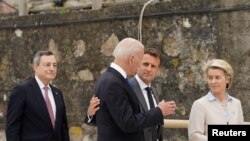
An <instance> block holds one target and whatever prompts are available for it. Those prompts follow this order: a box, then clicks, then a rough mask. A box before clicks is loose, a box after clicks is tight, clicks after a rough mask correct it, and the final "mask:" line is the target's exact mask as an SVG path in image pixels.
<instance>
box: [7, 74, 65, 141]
mask: <svg viewBox="0 0 250 141" xmlns="http://www.w3.org/2000/svg"><path fill="white" fill-rule="evenodd" d="M50 87H51V89H52V93H53V96H54V99H55V104H56V122H55V128H53V127H52V123H51V121H50V117H49V113H48V110H47V107H46V104H45V101H44V98H43V95H42V92H41V90H40V88H39V86H38V83H37V82H36V80H35V78H34V77H33V78H31V79H30V80H28V81H26V82H25V83H23V84H20V85H17V86H16V87H15V88H14V89H13V91H12V93H11V95H10V99H9V103H8V110H7V119H6V121H7V123H6V138H7V141H69V133H68V125H67V118H66V109H65V104H64V100H63V95H62V92H61V91H60V90H59V89H58V88H56V87H54V86H52V85H50Z"/></svg>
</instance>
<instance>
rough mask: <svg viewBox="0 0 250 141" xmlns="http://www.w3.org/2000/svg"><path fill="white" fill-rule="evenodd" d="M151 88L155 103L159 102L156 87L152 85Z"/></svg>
mask: <svg viewBox="0 0 250 141" xmlns="http://www.w3.org/2000/svg"><path fill="white" fill-rule="evenodd" d="M152 90H153V96H154V98H155V101H156V103H159V96H158V94H157V91H156V89H155V88H154V87H152Z"/></svg>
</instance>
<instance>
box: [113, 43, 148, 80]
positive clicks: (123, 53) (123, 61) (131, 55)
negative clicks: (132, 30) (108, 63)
mask: <svg viewBox="0 0 250 141" xmlns="http://www.w3.org/2000/svg"><path fill="white" fill-rule="evenodd" d="M143 54H144V45H143V44H142V43H141V42H139V41H138V40H136V39H133V38H125V39H123V40H121V41H120V42H119V43H118V44H117V45H116V48H115V50H114V52H113V56H114V57H115V61H114V62H115V63H116V64H117V65H119V66H120V67H122V68H123V69H124V70H125V72H126V73H127V75H128V76H132V75H135V74H136V70H137V68H138V67H139V64H140V62H141V60H142V57H143Z"/></svg>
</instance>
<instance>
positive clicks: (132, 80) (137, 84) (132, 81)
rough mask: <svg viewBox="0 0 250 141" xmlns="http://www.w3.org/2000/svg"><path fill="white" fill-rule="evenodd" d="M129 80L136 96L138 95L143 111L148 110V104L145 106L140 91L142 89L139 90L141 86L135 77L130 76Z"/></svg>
mask: <svg viewBox="0 0 250 141" xmlns="http://www.w3.org/2000/svg"><path fill="white" fill-rule="evenodd" d="M130 81H131V83H132V85H133V86H134V89H135V93H136V96H137V97H138V99H139V101H140V103H141V105H142V107H143V109H144V110H145V111H148V106H147V103H146V100H145V98H144V96H143V93H142V90H141V87H140V85H139V83H138V82H137V80H136V78H135V77H132V78H131V79H130Z"/></svg>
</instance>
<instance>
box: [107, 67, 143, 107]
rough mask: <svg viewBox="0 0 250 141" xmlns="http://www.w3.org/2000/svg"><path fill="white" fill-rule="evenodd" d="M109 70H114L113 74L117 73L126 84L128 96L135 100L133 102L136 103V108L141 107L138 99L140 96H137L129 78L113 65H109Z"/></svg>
mask: <svg viewBox="0 0 250 141" xmlns="http://www.w3.org/2000/svg"><path fill="white" fill-rule="evenodd" d="M107 71H108V72H112V73H113V74H115V75H116V76H117V77H118V78H119V79H120V80H121V81H122V83H123V84H124V87H125V90H126V91H127V94H128V96H129V97H130V98H131V99H132V100H133V104H135V105H134V106H136V107H134V108H139V105H138V102H139V100H138V98H137V96H136V93H135V91H134V90H133V88H132V87H131V86H130V85H129V83H128V82H127V80H126V79H125V78H124V77H123V76H122V75H121V74H120V73H119V72H118V71H117V70H115V69H113V68H111V67H108V68H107Z"/></svg>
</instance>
